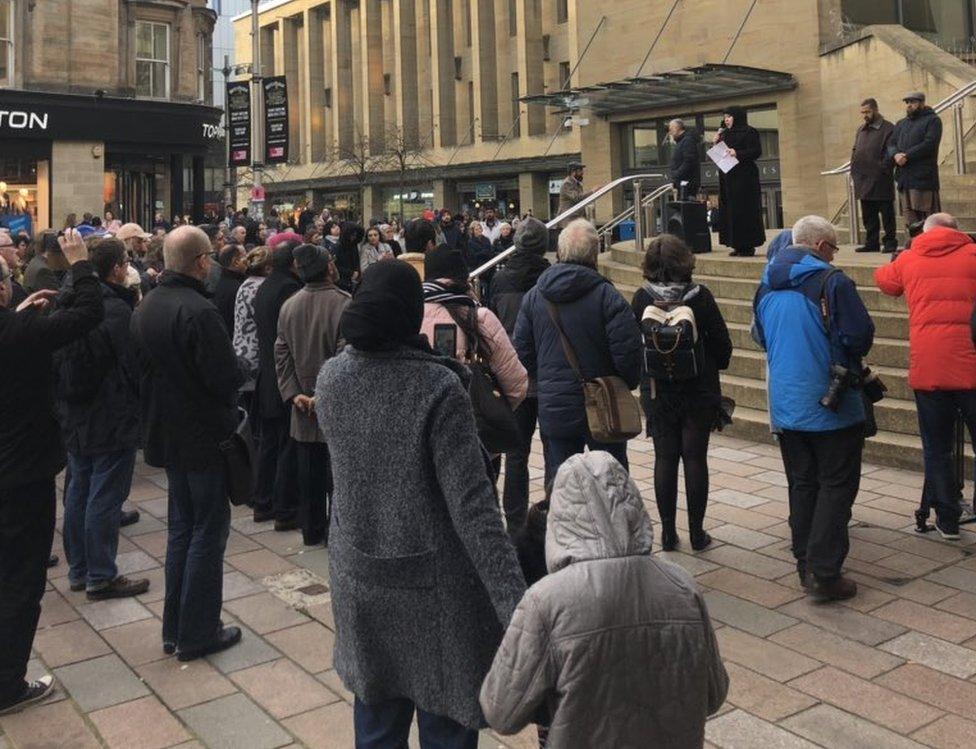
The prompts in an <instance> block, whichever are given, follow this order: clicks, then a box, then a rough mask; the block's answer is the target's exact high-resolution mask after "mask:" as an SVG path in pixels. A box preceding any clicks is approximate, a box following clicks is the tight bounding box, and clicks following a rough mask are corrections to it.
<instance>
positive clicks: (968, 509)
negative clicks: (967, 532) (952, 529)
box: [959, 500, 976, 523]
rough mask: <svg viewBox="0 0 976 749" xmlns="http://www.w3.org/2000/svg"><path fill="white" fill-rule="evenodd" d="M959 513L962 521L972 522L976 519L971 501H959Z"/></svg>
mask: <svg viewBox="0 0 976 749" xmlns="http://www.w3.org/2000/svg"><path fill="white" fill-rule="evenodd" d="M959 513H960V514H959V522H960V523H971V522H973V521H974V520H976V512H973V506H972V505H971V504H969V502H965V501H963V500H960V501H959Z"/></svg>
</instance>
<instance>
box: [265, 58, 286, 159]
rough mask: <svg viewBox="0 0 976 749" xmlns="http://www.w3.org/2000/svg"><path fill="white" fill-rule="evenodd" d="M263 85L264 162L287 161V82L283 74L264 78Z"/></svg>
mask: <svg viewBox="0 0 976 749" xmlns="http://www.w3.org/2000/svg"><path fill="white" fill-rule="evenodd" d="M262 85H263V86H264V142H265V146H264V163H265V164H284V163H286V162H287V161H288V84H287V83H286V81H285V76H283V75H276V76H272V77H270V78H265V79H264V81H263V82H262Z"/></svg>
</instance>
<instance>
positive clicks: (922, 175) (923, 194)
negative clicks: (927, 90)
mask: <svg viewBox="0 0 976 749" xmlns="http://www.w3.org/2000/svg"><path fill="white" fill-rule="evenodd" d="M903 101H904V102H905V112H906V117H905V118H904V119H902V120H900V121H899V122H898V124H897V125H895V131H894V132H893V133H892V134H891V141H890V142H889V143H888V156H889V157H890V158H891V160H892V161H893V162H894V164H895V181H896V182H897V183H898V199H899V202H900V204H901V212H902V215H903V216H904V217H905V223H906V224H907V225H909V226H911V225H912V224H914V223H917V222H919V221H924V220H925V219H926V218H928V217H929V216H931V215H932V214H933V213H938V212H939V211H941V210H942V207H941V203H940V202H939V144H940V143H941V142H942V120H940V119H939V117H938V115H936V113H935V110H934V109H932V107H928V106H926V105H925V94H923V93H922V92H921V91H916V92H915V93H911V94H908V96H906V97H905V98H904V100H903Z"/></svg>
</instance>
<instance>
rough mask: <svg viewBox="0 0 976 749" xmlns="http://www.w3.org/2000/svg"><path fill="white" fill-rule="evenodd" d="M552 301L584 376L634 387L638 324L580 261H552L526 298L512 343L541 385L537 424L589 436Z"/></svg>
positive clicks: (554, 432)
mask: <svg viewBox="0 0 976 749" xmlns="http://www.w3.org/2000/svg"><path fill="white" fill-rule="evenodd" d="M547 301H549V302H552V303H554V304H555V305H556V306H557V307H558V308H559V316H560V322H561V324H562V328H563V330H564V331H565V333H566V335H567V336H568V338H569V340H570V341H571V343H572V345H573V348H574V350H575V351H576V356H577V358H578V359H579V362H580V370H581V372H582V374H583V377H585V378H587V379H592V378H595V377H606V376H608V375H618V376H619V377H622V378H623V379H624V381H625V382H626V383H627V385H628V386H630V388H631V389H633V388H636V387H637V386H638V384H640V376H641V364H642V353H641V351H642V346H643V344H642V341H641V333H640V328H638V326H637V321H636V320H635V319H634V313H633V312H632V311H631V309H630V305H628V304H627V301H626V300H625V299H624V298H623V297H622V296H621V295H620V292H618V291H617V290H616V289H615V288H614V287H613V285H612V284H611V283H610V282H609V281H608V280H607V279H605V278H604V277H603V276H601V275H600V274H599V273H598V272H597V271H596V270H594V269H593V268H589V267H586V266H583V265H575V264H571V263H559V264H558V265H554V266H553V267H551V268H549V269H548V270H546V271H545V272H544V273H543V274H542V275H541V276H539V280H538V282H537V283H536V285H535V287H534V288H533V289H531V290H530V291H529V292H528V293H527V294H526V295H525V298H524V299H523V300H522V307H521V309H520V310H519V316H518V320H517V321H516V323H515V334H514V337H513V343H514V344H515V350H516V351H517V352H518V355H519V359H521V360H522V364H523V365H525V368H526V369H527V370H528V373H529V377H530V378H532V379H533V380H535V381H536V383H537V385H538V393H539V429H540V431H541V432H542V433H543V434H544V435H546V436H547V437H578V436H580V435H581V434H583V435H585V434H587V426H586V410H585V407H584V405H583V385H582V383H581V382H580V379H579V377H577V375H576V373H575V372H574V371H573V369H572V367H570V365H569V361H568V360H567V359H566V355H565V354H564V353H563V345H562V342H561V340H560V337H559V333H558V332H557V331H556V327H555V325H554V324H553V322H552V319H551V318H550V316H549V310H548V308H547V305H546V302H547Z"/></svg>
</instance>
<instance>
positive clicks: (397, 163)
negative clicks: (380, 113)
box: [377, 124, 436, 223]
mask: <svg viewBox="0 0 976 749" xmlns="http://www.w3.org/2000/svg"><path fill="white" fill-rule="evenodd" d="M377 158H378V159H380V160H381V167H380V168H381V169H382V170H383V171H393V172H396V173H397V185H398V187H399V191H398V192H399V203H400V221H401V223H402V222H403V195H404V193H405V192H406V183H407V174H408V173H409V174H410V176H411V177H413V178H414V179H421V180H422V179H424V178H425V177H426V176H427V173H428V172H427V170H428V169H430V168H431V167H433V166H436V165H435V164H434V162H433V161H431V160H430V159H428V158H427V156H426V154H425V153H424V144H422V143H418V142H417V141H416V138H413V137H410V136H409V135H408V134H407V133H405V132H404V130H403V128H402V127H400V126H399V125H395V124H394V125H391V126H390V127H388V128H387V130H386V142H385V149H384V153H383V154H381V155H378V156H377Z"/></svg>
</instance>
